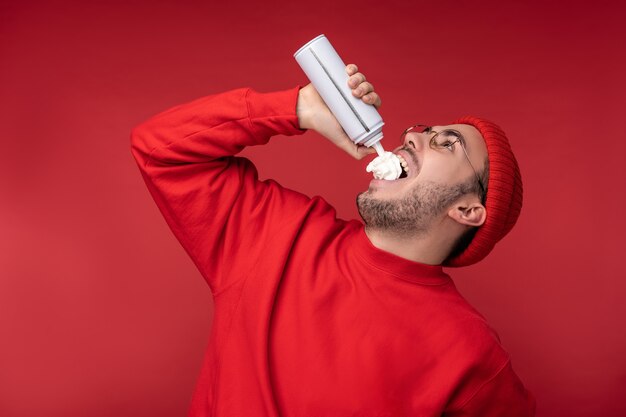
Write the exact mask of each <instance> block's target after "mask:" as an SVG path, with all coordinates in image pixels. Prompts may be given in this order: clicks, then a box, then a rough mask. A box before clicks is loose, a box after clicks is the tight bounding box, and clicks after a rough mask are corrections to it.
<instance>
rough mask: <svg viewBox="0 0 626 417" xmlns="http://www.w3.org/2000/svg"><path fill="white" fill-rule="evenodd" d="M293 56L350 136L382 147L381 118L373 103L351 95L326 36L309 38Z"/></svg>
mask: <svg viewBox="0 0 626 417" xmlns="http://www.w3.org/2000/svg"><path fill="white" fill-rule="evenodd" d="M294 57H295V58H296V61H298V64H299V65H300V67H301V68H302V70H303V71H304V73H305V74H306V76H307V77H308V78H309V80H310V81H311V84H313V86H314V87H315V89H316V90H317V92H318V93H319V95H320V96H321V97H322V99H323V100H324V102H325V103H326V105H327V106H328V108H329V109H330V111H331V112H332V113H333V115H334V116H335V118H336V119H337V121H338V122H339V124H340V125H341V127H343V130H344V131H345V132H346V134H347V135H348V136H349V137H350V139H351V140H352V141H353V142H354V143H356V144H361V145H365V146H374V147H375V148H377V150H378V149H382V147H381V146H380V144H379V142H380V140H381V139H382V138H383V133H382V129H383V125H384V123H383V119H382V117H380V114H379V113H378V111H376V108H375V107H374V106H373V105H371V104H366V103H364V102H363V101H362V100H361V99H360V98H357V97H354V96H353V95H352V90H351V89H350V87H349V86H348V78H349V76H348V74H347V73H346V64H344V62H343V61H342V59H341V58H340V57H339V54H337V52H336V51H335V48H333V46H332V45H331V44H330V42H329V41H328V39H327V38H326V36H324V35H319V36H318V37H316V38H315V39H313V40H311V41H309V42H308V43H306V44H305V45H304V46H303V47H301V48H300V49H298V51H297V52H296V53H295V54H294Z"/></svg>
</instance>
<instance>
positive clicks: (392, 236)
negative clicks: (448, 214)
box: [365, 226, 454, 265]
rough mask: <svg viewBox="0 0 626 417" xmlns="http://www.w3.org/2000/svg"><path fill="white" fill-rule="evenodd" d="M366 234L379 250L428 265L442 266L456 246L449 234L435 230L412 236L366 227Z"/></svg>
mask: <svg viewBox="0 0 626 417" xmlns="http://www.w3.org/2000/svg"><path fill="white" fill-rule="evenodd" d="M365 234H366V235H367V237H368V239H369V240H370V242H372V245H374V246H375V247H377V248H378V249H381V250H384V251H385V252H389V253H393V254H394V255H397V256H399V257H401V258H404V259H408V260H410V261H414V262H419V263H423V264H426V265H441V264H442V263H443V261H444V260H445V259H446V257H447V256H448V254H449V253H450V249H451V247H452V245H453V244H454V242H453V239H452V240H451V239H450V235H449V234H448V233H441V231H435V230H431V231H429V232H426V233H422V234H413V235H410V234H397V233H393V232H389V231H386V230H381V229H373V228H371V227H368V226H365Z"/></svg>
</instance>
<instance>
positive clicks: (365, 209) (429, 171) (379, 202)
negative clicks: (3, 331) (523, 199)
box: [357, 124, 487, 234]
mask: <svg viewBox="0 0 626 417" xmlns="http://www.w3.org/2000/svg"><path fill="white" fill-rule="evenodd" d="M444 129H454V130H456V131H458V132H460V133H461V135H462V136H463V138H464V139H465V144H464V146H465V149H466V151H467V155H468V156H469V160H470V161H471V163H472V165H473V166H474V167H475V168H476V171H477V172H478V173H479V174H480V173H481V172H482V171H483V169H484V162H485V159H486V157H487V148H486V146H485V142H484V140H483V138H482V136H481V134H480V132H478V130H477V129H476V128H475V127H473V126H470V125H464V124H457V125H447V126H433V127H432V130H431V131H430V132H423V133H418V132H414V131H410V132H409V133H407V134H406V136H405V137H404V143H403V145H402V146H400V147H398V148H397V149H395V150H394V151H393V153H395V154H396V155H400V156H401V157H402V158H403V159H404V160H405V161H406V162H407V164H408V175H407V177H406V178H400V179H397V180H393V181H388V180H376V179H373V180H372V181H371V182H370V184H369V188H368V190H367V191H366V192H364V193H361V194H359V196H358V198H357V205H358V207H359V213H360V214H361V217H363V220H364V221H365V223H366V224H367V225H368V226H369V227H372V228H381V229H386V230H389V231H394V232H397V233H408V234H413V233H418V232H423V231H426V230H428V229H429V227H430V225H431V224H432V222H433V221H434V220H435V219H437V218H438V217H440V216H442V215H445V212H446V211H447V209H448V208H449V207H450V206H451V205H452V204H453V203H454V202H455V201H456V200H457V199H458V198H459V197H460V196H461V195H463V194H466V193H467V190H468V189H469V188H471V187H470V185H471V184H473V183H475V182H476V176H475V174H474V171H473V169H472V166H470V164H469V163H468V161H467V158H466V156H465V153H464V152H463V148H462V146H463V145H462V144H461V143H460V142H459V143H456V144H455V145H454V147H453V149H452V150H448V149H445V148H432V147H431V146H430V141H431V138H432V137H433V135H434V134H435V133H436V132H440V131H442V130H444ZM477 199H478V197H477Z"/></svg>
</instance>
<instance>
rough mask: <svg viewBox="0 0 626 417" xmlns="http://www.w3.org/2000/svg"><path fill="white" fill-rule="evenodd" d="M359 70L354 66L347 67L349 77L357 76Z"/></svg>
mask: <svg viewBox="0 0 626 417" xmlns="http://www.w3.org/2000/svg"><path fill="white" fill-rule="evenodd" d="M358 70H359V68H358V67H357V66H356V65H354V64H348V65H346V72H347V73H348V75H353V74H356V73H357V71H358Z"/></svg>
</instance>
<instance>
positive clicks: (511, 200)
mask: <svg viewBox="0 0 626 417" xmlns="http://www.w3.org/2000/svg"><path fill="white" fill-rule="evenodd" d="M454 124H466V125H471V126H474V127H475V128H476V129H478V131H479V132H480V134H481V135H482V136H483V138H484V139H485V143H486V144H487V155H488V158H489V181H488V183H487V197H486V199H485V208H486V209H487V219H486V220H485V223H483V225H482V226H480V227H479V228H478V230H477V231H476V234H475V235H474V238H473V239H472V241H471V242H470V244H469V246H468V247H467V248H466V249H465V250H464V251H463V252H461V253H459V254H458V255H456V256H454V257H452V258H449V259H447V260H446V261H445V262H444V263H443V264H444V265H445V266H467V265H471V264H474V263H476V262H478V261H480V260H481V259H483V258H484V257H485V256H487V255H488V254H489V252H491V250H492V249H493V247H494V246H495V244H496V243H497V242H498V241H499V240H500V239H502V238H503V237H504V236H505V235H506V234H507V233H509V231H510V230H511V229H512V228H513V225H514V224H515V222H516V221H517V218H518V217H519V214H520V210H521V209H522V194H523V190H522V177H521V174H520V171H519V167H518V165H517V160H516V159H515V155H513V151H512V150H511V145H510V144H509V140H508V139H507V137H506V135H505V134H504V132H503V131H502V129H500V128H499V127H498V126H497V125H495V124H494V123H492V122H489V121H487V120H484V119H479V118H477V117H470V116H466V117H462V118H460V119H458V120H456V121H455V122H454Z"/></svg>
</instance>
